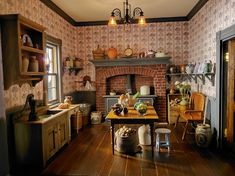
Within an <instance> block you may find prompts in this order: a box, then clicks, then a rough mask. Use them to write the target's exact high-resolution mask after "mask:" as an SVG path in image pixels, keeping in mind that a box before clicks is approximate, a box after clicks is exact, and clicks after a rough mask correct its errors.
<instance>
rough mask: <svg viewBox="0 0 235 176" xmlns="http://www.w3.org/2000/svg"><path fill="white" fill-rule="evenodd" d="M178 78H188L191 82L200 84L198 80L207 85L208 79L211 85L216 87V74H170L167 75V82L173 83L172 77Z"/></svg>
mask: <svg viewBox="0 0 235 176" xmlns="http://www.w3.org/2000/svg"><path fill="white" fill-rule="evenodd" d="M173 76H177V77H180V79H183V78H186V79H188V80H189V81H190V82H191V81H194V82H195V83H197V82H198V79H199V80H201V81H202V82H203V84H205V80H206V79H208V80H209V81H210V82H211V85H212V86H214V85H215V73H191V74H188V73H168V74H166V78H167V81H168V82H170V81H171V77H173Z"/></svg>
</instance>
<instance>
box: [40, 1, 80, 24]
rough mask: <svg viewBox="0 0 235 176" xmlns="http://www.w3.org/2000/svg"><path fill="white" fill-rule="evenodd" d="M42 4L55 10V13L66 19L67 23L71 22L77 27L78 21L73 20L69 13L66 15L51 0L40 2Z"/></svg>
mask: <svg viewBox="0 0 235 176" xmlns="http://www.w3.org/2000/svg"><path fill="white" fill-rule="evenodd" d="M40 1H41V2H42V3H44V4H45V5H46V6H47V7H49V8H50V9H51V10H53V11H54V12H55V13H57V14H58V15H60V16H61V17H62V18H64V19H65V20H66V21H67V22H69V23H70V24H71V25H73V26H75V25H76V21H75V20H74V19H73V18H71V17H70V16H69V15H68V14H67V13H65V12H64V11H63V10H62V9H61V8H59V7H58V6H57V5H56V4H55V3H54V2H52V1H51V0H40Z"/></svg>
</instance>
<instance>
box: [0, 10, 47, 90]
mask: <svg viewBox="0 0 235 176" xmlns="http://www.w3.org/2000/svg"><path fill="white" fill-rule="evenodd" d="M0 24H1V42H2V58H3V73H4V89H8V88H9V87H10V86H11V85H13V84H22V83H25V82H29V83H30V84H32V85H33V86H34V85H35V84H36V83H37V82H39V81H41V80H42V79H43V76H44V75H45V74H46V67H45V60H44V59H45V34H44V30H45V28H44V27H43V26H41V25H39V24H37V23H35V22H33V21H30V20H28V19H26V18H24V17H22V16H21V15H19V14H14V15H0ZM35 64H36V65H37V66H35ZM33 65H34V66H33Z"/></svg>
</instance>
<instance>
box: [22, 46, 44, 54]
mask: <svg viewBox="0 0 235 176" xmlns="http://www.w3.org/2000/svg"><path fill="white" fill-rule="evenodd" d="M21 49H22V50H24V51H28V52H32V53H38V54H45V53H44V51H43V50H41V49H37V48H33V47H30V46H21Z"/></svg>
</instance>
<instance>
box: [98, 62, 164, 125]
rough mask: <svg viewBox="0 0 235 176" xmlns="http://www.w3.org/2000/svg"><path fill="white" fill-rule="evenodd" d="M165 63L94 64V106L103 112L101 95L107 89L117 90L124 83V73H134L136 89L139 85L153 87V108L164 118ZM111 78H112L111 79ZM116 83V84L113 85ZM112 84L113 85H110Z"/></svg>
mask: <svg viewBox="0 0 235 176" xmlns="http://www.w3.org/2000/svg"><path fill="white" fill-rule="evenodd" d="M165 74H166V64H155V65H135V66H108V67H107V66H96V108H97V110H98V111H103V112H104V106H105V105H104V99H103V96H104V95H107V93H108V92H109V90H111V89H114V90H117V89H118V87H119V89H121V87H120V86H122V87H123V86H124V85H125V75H135V78H136V79H135V82H136V89H137V91H138V90H139V87H140V86H141V85H146V84H148V85H150V86H152V87H153V93H154V94H155V95H157V106H156V107H155V109H156V110H157V113H158V115H159V118H160V120H161V121H165V120H166V80H165ZM111 78H112V80H111ZM115 84H116V85H115ZM112 86H113V87H112Z"/></svg>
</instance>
